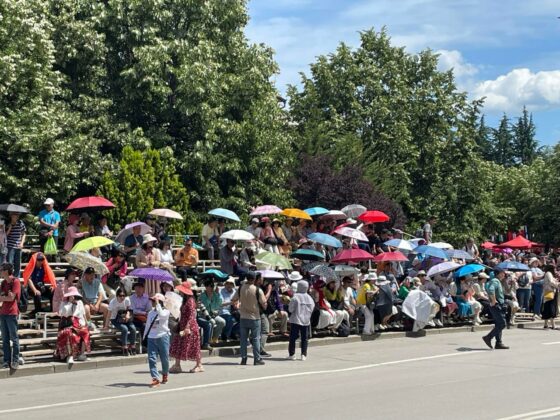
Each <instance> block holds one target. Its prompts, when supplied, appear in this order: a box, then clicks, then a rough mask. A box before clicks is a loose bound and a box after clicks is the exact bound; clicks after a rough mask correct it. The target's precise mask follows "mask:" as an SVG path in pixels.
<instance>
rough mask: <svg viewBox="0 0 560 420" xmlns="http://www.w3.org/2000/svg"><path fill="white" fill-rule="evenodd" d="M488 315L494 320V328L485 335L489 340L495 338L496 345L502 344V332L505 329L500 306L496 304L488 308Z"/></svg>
mask: <svg viewBox="0 0 560 420" xmlns="http://www.w3.org/2000/svg"><path fill="white" fill-rule="evenodd" d="M490 313H491V314H492V318H493V319H494V328H493V329H492V331H490V333H489V334H488V335H487V337H489V338H490V339H492V338H495V339H496V343H501V342H502V331H503V330H504V328H505V327H506V318H505V315H504V311H503V310H502V305H500V304H499V303H496V305H494V306H490Z"/></svg>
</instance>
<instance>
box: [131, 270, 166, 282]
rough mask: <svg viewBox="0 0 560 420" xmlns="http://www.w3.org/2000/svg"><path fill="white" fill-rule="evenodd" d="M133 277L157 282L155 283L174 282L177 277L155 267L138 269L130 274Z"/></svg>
mask: <svg viewBox="0 0 560 420" xmlns="http://www.w3.org/2000/svg"><path fill="white" fill-rule="evenodd" d="M130 275H131V276H132V277H140V278H142V279H146V280H155V281H173V280H175V277H173V275H172V274H171V273H170V272H169V271H165V270H162V269H160V268H154V267H146V268H137V269H135V270H132V271H131V272H130Z"/></svg>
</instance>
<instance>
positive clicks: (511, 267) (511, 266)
mask: <svg viewBox="0 0 560 420" xmlns="http://www.w3.org/2000/svg"><path fill="white" fill-rule="evenodd" d="M496 268H498V269H500V270H507V271H530V270H531V269H530V268H529V267H528V266H527V265H525V264H522V263H520V262H517V261H504V262H502V263H500V264H498V265H497V266H496Z"/></svg>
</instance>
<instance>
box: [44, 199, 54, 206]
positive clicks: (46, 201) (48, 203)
mask: <svg viewBox="0 0 560 420" xmlns="http://www.w3.org/2000/svg"><path fill="white" fill-rule="evenodd" d="M43 204H44V205H45V206H52V205H54V200H53V199H52V198H47V199H46V200H45V202H44V203H43Z"/></svg>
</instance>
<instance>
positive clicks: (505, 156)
mask: <svg viewBox="0 0 560 420" xmlns="http://www.w3.org/2000/svg"><path fill="white" fill-rule="evenodd" d="M492 150H493V151H492V154H493V160H494V162H496V163H498V164H499V165H502V166H505V167H509V166H513V165H514V164H515V149H514V143H513V133H512V130H511V125H510V122H509V118H508V116H507V115H506V114H504V115H503V117H502V119H501V120H500V124H499V125H498V128H495V129H494V130H493V131H492Z"/></svg>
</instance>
